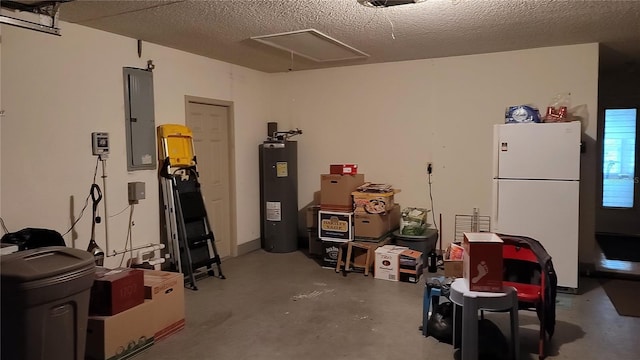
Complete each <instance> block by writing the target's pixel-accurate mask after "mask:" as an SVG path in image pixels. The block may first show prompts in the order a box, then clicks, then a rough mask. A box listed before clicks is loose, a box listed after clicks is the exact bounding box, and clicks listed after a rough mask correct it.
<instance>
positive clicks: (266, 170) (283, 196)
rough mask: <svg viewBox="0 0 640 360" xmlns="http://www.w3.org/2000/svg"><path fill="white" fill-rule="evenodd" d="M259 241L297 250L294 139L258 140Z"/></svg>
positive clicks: (264, 245) (273, 249) (279, 249)
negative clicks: (262, 141)
mask: <svg viewBox="0 0 640 360" xmlns="http://www.w3.org/2000/svg"><path fill="white" fill-rule="evenodd" d="M259 150H260V215H261V223H262V226H261V227H260V228H261V245H262V248H263V249H264V250H266V251H269V252H276V253H285V252H292V251H296V250H298V164H297V162H298V150H297V143H296V142H295V141H281V142H265V143H263V144H260V149H259Z"/></svg>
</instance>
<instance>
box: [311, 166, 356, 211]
mask: <svg viewBox="0 0 640 360" xmlns="http://www.w3.org/2000/svg"><path fill="white" fill-rule="evenodd" d="M362 184H364V174H355V175H337V174H323V175H320V207H321V208H322V210H335V211H345V212H351V211H353V200H352V198H351V193H352V192H353V191H354V190H355V189H357V188H358V186H360V185H362Z"/></svg>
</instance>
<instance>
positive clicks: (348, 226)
mask: <svg viewBox="0 0 640 360" xmlns="http://www.w3.org/2000/svg"><path fill="white" fill-rule="evenodd" d="M362 184H364V174H354V173H351V174H322V175H320V211H319V212H318V237H319V238H320V239H321V240H322V259H323V261H322V265H323V267H327V268H335V266H336V265H337V260H338V250H339V247H340V246H341V243H343V242H347V241H351V240H353V238H354V232H353V200H352V197H351V193H352V192H353V191H354V190H355V189H357V188H358V186H360V185H362Z"/></svg>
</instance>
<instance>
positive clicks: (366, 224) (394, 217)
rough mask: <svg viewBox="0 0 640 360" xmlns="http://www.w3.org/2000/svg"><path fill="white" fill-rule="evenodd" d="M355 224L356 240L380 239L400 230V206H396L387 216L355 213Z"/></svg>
mask: <svg viewBox="0 0 640 360" xmlns="http://www.w3.org/2000/svg"><path fill="white" fill-rule="evenodd" d="M353 222H354V234H355V237H356V238H364V239H378V238H380V237H382V236H383V235H385V234H388V233H390V232H391V231H393V230H395V229H397V228H398V226H399V224H400V205H398V204H395V205H394V206H393V208H392V209H391V211H389V212H387V213H386V214H367V213H354V215H353Z"/></svg>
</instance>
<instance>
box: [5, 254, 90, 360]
mask: <svg viewBox="0 0 640 360" xmlns="http://www.w3.org/2000/svg"><path fill="white" fill-rule="evenodd" d="M94 273H95V263H94V259H93V256H92V255H91V254H90V253H88V252H86V251H83V250H78V249H73V248H67V247H63V246H50V247H42V248H37V249H32V250H25V251H19V252H16V253H13V254H9V255H4V256H0V275H1V284H0V286H1V287H2V295H1V297H2V310H1V312H2V345H1V351H2V358H3V359H21V360H36V359H37V360H42V359H47V360H71V359H77V360H81V359H84V350H85V339H86V331H87V330H86V329H87V316H88V314H89V297H90V293H91V292H90V290H91V285H92V284H93V280H94Z"/></svg>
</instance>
